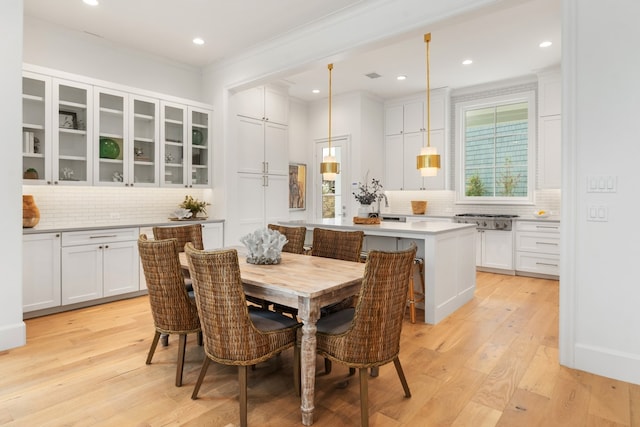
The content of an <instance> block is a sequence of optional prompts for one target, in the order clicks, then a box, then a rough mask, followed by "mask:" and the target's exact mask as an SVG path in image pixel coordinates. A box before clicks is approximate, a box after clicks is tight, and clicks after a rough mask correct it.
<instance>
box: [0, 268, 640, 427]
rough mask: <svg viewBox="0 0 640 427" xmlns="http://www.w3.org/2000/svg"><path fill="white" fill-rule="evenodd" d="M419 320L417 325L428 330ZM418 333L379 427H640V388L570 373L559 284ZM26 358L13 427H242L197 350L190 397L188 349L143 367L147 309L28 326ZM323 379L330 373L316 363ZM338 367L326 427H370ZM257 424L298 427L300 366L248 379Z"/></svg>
mask: <svg viewBox="0 0 640 427" xmlns="http://www.w3.org/2000/svg"><path fill="white" fill-rule="evenodd" d="M418 313H419V319H418V320H419V321H421V320H422V319H421V318H420V315H421V314H422V312H421V311H418ZM408 318H409V315H408V311H407V315H406V320H407V321H406V322H405V325H404V329H403V332H402V345H401V351H400V360H401V362H402V364H403V367H404V371H405V374H406V376H407V380H408V382H409V386H410V388H411V392H412V395H413V397H411V398H410V399H407V398H404V397H403V396H404V395H403V392H402V387H401V385H400V381H399V380H398V377H397V375H396V372H395V369H394V368H393V364H389V365H386V366H383V367H382V368H381V369H380V376H379V377H378V378H372V379H370V381H369V404H370V408H369V412H370V423H371V425H372V426H389V427H396V426H473V427H477V426H518V427H519V426H640V386H638V385H633V384H629V383H624V382H621V381H615V380H611V379H607V378H603V377H599V376H596V375H592V374H588V373H585V372H581V371H575V370H571V369H567V368H564V367H561V366H559V364H558V282H556V281H550V280H542V279H532V278H523V277H511V276H503V275H495V274H490V273H478V289H477V291H476V295H475V298H474V300H473V301H472V302H470V303H469V304H467V305H466V306H464V307H463V308H462V309H460V310H459V311H458V312H456V313H455V314H454V315H452V316H450V317H449V318H447V319H445V320H444V321H443V322H441V323H440V324H439V325H437V326H429V325H425V324H421V323H416V324H415V325H414V324H411V323H410V322H409V321H408ZM26 323H27V335H28V337H27V345H26V346H24V347H21V348H18V349H14V350H10V351H5V352H2V353H0V425H2V426H29V427H31V426H63V425H64V426H178V425H180V426H235V425H236V424H237V423H238V422H239V417H238V400H237V399H238V385H237V380H236V379H237V374H236V372H237V371H236V369H235V368H233V367H226V366H219V365H216V364H213V363H212V364H211V365H210V368H209V372H208V374H207V377H206V378H205V381H204V383H203V385H202V388H201V390H200V395H199V399H198V400H191V398H190V396H191V392H192V390H193V385H194V383H195V381H196V378H197V374H198V371H199V368H200V363H201V361H202V358H203V351H202V348H200V347H198V346H197V344H196V340H195V336H193V337H190V339H189V341H188V344H187V356H186V362H185V373H184V385H183V386H182V387H181V388H177V387H175V386H174V381H175V359H176V344H177V338H176V337H171V340H170V345H169V346H168V347H166V348H163V347H159V348H158V350H157V351H156V354H155V356H154V360H153V363H152V364H151V365H148V366H147V365H145V358H146V354H147V351H148V349H149V345H150V342H151V338H152V337H153V326H152V325H153V323H152V319H151V315H150V313H149V304H148V301H147V297H139V298H135V299H131V300H126V301H119V302H115V303H111V304H105V305H101V306H97V307H91V308H87V309H81V310H76V311H73V312H67V313H61V314H56V315H51V316H46V317H41V318H36V319H31V320H28V321H27V322H26ZM318 371H319V372H321V371H322V360H321V359H320V358H318ZM346 374H347V369H346V368H344V367H342V366H340V365H338V364H334V368H333V371H332V373H331V374H330V375H328V376H323V375H320V376H318V378H317V381H316V411H315V419H316V422H315V424H314V425H315V426H318V427H323V426H324V427H338V426H355V425H358V423H359V419H360V417H359V410H360V409H359V388H358V384H357V381H356V380H351V382H350V384H349V386H348V387H347V388H346V389H340V388H337V387H336V385H337V384H338V383H339V382H340V381H342V380H343V379H344V378H345V376H346ZM248 393H249V405H248V406H249V409H248V410H249V424H250V425H251V426H256V427H257V426H297V425H301V424H300V410H299V406H300V401H299V398H297V397H296V395H295V393H294V391H293V388H292V353H291V351H288V352H286V353H284V354H283V355H282V356H281V357H278V358H276V359H274V360H272V361H269V362H267V363H264V364H261V365H258V366H257V368H256V370H254V371H250V375H249V392H248Z"/></svg>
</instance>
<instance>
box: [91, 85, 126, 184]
mask: <svg viewBox="0 0 640 427" xmlns="http://www.w3.org/2000/svg"><path fill="white" fill-rule="evenodd" d="M94 99H95V126H96V129H97V132H96V137H95V138H94V145H93V146H94V148H95V150H96V151H97V153H98V155H97V156H96V157H97V163H96V170H95V172H94V173H95V175H94V182H95V183H96V184H100V185H123V184H124V185H127V186H128V185H129V184H130V183H132V180H131V178H130V177H129V171H128V169H127V168H126V167H125V165H126V164H128V161H129V153H128V152H127V146H126V145H127V144H126V140H127V139H126V135H127V130H128V128H127V112H128V100H127V95H126V94H125V93H121V92H115V91H111V90H106V89H96V93H95V98H94Z"/></svg>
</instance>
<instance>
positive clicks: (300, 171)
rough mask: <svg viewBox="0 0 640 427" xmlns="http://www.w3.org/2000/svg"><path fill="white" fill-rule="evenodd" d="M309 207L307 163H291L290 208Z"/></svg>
mask: <svg viewBox="0 0 640 427" xmlns="http://www.w3.org/2000/svg"><path fill="white" fill-rule="evenodd" d="M306 208H307V165H305V164H303V163H291V164H289V210H297V211H302V210H305V209H306Z"/></svg>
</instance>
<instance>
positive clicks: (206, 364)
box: [191, 356, 211, 400]
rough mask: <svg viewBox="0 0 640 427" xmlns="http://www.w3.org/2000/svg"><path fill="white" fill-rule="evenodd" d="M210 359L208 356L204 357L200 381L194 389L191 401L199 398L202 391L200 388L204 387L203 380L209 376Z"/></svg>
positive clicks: (199, 376)
mask: <svg viewBox="0 0 640 427" xmlns="http://www.w3.org/2000/svg"><path fill="white" fill-rule="evenodd" d="M209 362H211V359H209V358H208V357H207V356H205V357H204V360H203V361H202V368H200V375H198V381H196V385H195V387H193V393H192V394H191V399H193V400H195V399H197V398H198V392H199V391H200V386H201V385H202V380H204V377H205V375H207V368H209Z"/></svg>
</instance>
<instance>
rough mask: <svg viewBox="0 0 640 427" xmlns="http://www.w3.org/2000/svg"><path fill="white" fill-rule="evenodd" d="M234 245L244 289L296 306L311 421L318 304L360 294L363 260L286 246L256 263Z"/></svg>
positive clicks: (309, 420) (306, 414)
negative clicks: (273, 258) (273, 259)
mask: <svg viewBox="0 0 640 427" xmlns="http://www.w3.org/2000/svg"><path fill="white" fill-rule="evenodd" d="M234 249H236V250H237V251H238V261H239V264H240V275H241V278H242V283H243V285H244V290H245V294H247V295H251V296H253V297H257V298H262V299H265V300H267V301H271V302H274V303H278V304H282V305H285V306H287V307H293V308H297V309H298V319H299V320H300V321H301V322H302V341H301V360H300V362H301V376H300V377H301V387H302V388H301V404H300V409H301V412H302V424H303V425H306V426H309V425H312V424H313V411H314V391H315V376H316V322H317V321H318V319H319V318H320V308H321V307H324V306H326V305H329V304H332V303H335V302H339V301H342V300H343V299H345V298H347V297H350V296H352V295H356V294H358V292H359V291H360V285H361V283H362V278H363V276H364V268H365V264H363V263H359V262H350V261H341V260H336V259H331V258H322V257H315V256H309V255H299V254H291V253H287V252H283V253H282V260H281V262H280V263H279V264H274V265H255V264H249V263H248V262H247V261H246V256H245V253H246V252H245V249H244V248H243V247H234ZM180 263H181V265H182V267H183V268H189V266H188V262H187V258H186V255H185V254H184V253H180Z"/></svg>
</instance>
